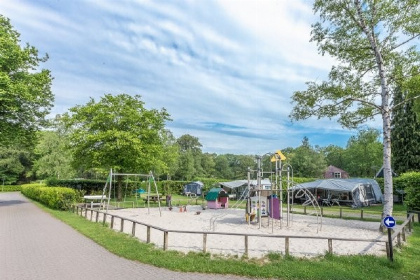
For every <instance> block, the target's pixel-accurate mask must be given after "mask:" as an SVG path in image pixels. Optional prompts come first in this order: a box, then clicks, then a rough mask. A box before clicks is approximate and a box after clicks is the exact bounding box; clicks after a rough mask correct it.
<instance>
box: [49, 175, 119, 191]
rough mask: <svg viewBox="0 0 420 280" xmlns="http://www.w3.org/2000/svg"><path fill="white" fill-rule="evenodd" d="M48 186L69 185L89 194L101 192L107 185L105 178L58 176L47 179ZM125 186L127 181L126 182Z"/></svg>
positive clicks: (68, 186)
mask: <svg viewBox="0 0 420 280" xmlns="http://www.w3.org/2000/svg"><path fill="white" fill-rule="evenodd" d="M45 183H46V184H47V186H49V187H52V186H61V187H67V188H71V189H74V190H78V191H84V192H85V193H87V194H92V193H97V192H101V191H102V190H103V188H104V186H105V183H106V181H105V180H89V179H72V180H59V179H56V178H50V179H47V180H46V182H45ZM124 186H125V183H124Z"/></svg>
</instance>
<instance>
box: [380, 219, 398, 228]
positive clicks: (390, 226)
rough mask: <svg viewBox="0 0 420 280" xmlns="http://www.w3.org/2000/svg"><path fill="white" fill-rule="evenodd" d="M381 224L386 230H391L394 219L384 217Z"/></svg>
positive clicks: (394, 223)
mask: <svg viewBox="0 0 420 280" xmlns="http://www.w3.org/2000/svg"><path fill="white" fill-rule="evenodd" d="M383 222H384V225H385V226H386V227H387V228H393V227H394V226H395V225H396V222H395V219H394V218H393V217H391V216H388V217H385V218H384V220H383Z"/></svg>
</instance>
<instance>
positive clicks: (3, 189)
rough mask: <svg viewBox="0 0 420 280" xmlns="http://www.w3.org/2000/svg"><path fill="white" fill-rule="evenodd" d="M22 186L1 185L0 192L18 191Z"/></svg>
mask: <svg viewBox="0 0 420 280" xmlns="http://www.w3.org/2000/svg"><path fill="white" fill-rule="evenodd" d="M20 189H21V187H20V186H19V185H13V186H11V185H8V186H0V192H18V191H20Z"/></svg>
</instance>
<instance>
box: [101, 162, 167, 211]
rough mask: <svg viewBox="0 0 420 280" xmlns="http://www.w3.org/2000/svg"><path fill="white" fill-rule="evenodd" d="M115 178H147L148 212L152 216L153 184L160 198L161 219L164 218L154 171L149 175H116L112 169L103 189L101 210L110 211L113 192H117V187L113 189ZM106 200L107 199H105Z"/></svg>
mask: <svg viewBox="0 0 420 280" xmlns="http://www.w3.org/2000/svg"><path fill="white" fill-rule="evenodd" d="M115 176H126V177H127V180H128V177H130V176H134V177H139V178H146V179H147V210H148V214H150V199H149V197H150V194H151V189H152V183H153V186H154V189H155V191H156V194H157V197H158V201H157V202H158V205H159V215H160V217H162V209H161V205H160V197H159V192H158V187H157V184H156V181H155V177H154V176H153V173H152V171H150V172H149V174H136V173H116V172H115V173H114V172H113V170H112V168H111V170H110V172H109V175H108V178H107V180H106V183H105V186H104V188H103V191H102V199H101V208H102V209H101V208H100V209H101V210H105V213H108V209H109V203H110V200H111V194H112V191H113V190H114V192H115V186H114V187H113V182H114V181H115ZM104 198H105V199H104Z"/></svg>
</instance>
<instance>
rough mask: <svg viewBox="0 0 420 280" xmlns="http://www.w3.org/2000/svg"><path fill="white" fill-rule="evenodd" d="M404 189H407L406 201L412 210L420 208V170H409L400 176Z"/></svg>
mask: <svg viewBox="0 0 420 280" xmlns="http://www.w3.org/2000/svg"><path fill="white" fill-rule="evenodd" d="M399 181H400V184H401V186H402V189H403V190H405V193H406V195H405V199H404V202H405V203H406V205H407V208H408V209H410V210H417V211H419V210H420V172H408V173H404V174H402V175H401V176H400V177H399Z"/></svg>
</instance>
